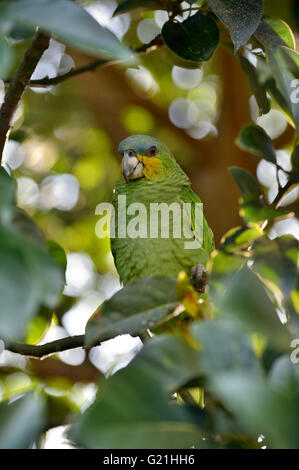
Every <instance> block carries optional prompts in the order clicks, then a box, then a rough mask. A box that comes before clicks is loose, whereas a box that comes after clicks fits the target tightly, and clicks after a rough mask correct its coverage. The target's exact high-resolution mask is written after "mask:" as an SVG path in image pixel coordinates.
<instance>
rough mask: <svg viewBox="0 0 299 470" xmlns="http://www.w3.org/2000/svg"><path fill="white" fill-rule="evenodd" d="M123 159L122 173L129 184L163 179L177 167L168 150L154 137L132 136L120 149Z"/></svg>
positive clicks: (122, 143) (120, 145)
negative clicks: (144, 179) (139, 180)
mask: <svg viewBox="0 0 299 470" xmlns="http://www.w3.org/2000/svg"><path fill="white" fill-rule="evenodd" d="M118 151H119V153H120V155H121V157H122V173H123V176H124V178H125V180H126V182H127V183H129V182H130V181H131V180H136V179H139V178H146V179H148V180H151V179H155V178H162V177H164V176H166V175H167V171H169V170H171V169H173V168H174V167H176V166H177V163H176V161H175V159H174V157H173V156H172V154H171V152H170V151H169V150H168V148H167V147H166V146H165V145H164V144H163V143H162V142H160V141H159V140H158V139H155V138H154V137H150V136H147V135H131V136H130V137H127V138H126V139H124V140H123V141H122V142H121V143H120V144H119V147H118Z"/></svg>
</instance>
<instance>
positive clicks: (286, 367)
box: [269, 355, 299, 397]
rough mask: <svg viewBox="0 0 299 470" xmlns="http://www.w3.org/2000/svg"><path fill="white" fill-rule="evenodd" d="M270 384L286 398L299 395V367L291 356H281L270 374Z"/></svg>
mask: <svg viewBox="0 0 299 470" xmlns="http://www.w3.org/2000/svg"><path fill="white" fill-rule="evenodd" d="M269 383H270V384H271V386H272V387H273V388H275V389H276V390H277V391H280V392H282V393H283V394H285V395H286V396H287V395H289V396H292V395H294V396H295V397H296V396H297V397H298V395H299V367H298V364H294V363H293V362H292V361H291V358H290V356H289V355H284V356H279V358H278V359H276V361H275V362H274V364H273V365H272V368H271V370H270V372H269Z"/></svg>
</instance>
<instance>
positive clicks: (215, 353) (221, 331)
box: [191, 319, 260, 376]
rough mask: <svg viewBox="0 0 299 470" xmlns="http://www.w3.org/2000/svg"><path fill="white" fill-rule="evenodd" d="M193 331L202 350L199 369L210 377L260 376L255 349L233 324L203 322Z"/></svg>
mask: <svg viewBox="0 0 299 470" xmlns="http://www.w3.org/2000/svg"><path fill="white" fill-rule="evenodd" d="M191 331H192V335H193V336H194V337H195V339H196V341H197V342H198V345H199V348H200V365H201V367H202V369H203V371H204V372H205V374H207V375H208V376H210V375H215V374H216V375H217V374H218V372H224V371H230V370H233V369H244V370H246V371H251V372H256V373H260V366H259V364H258V361H257V358H256V356H255V354H254V352H253V350H252V346H251V345H250V343H249V341H248V339H247V338H245V337H244V335H242V333H241V331H240V329H238V328H237V327H236V325H234V324H233V323H232V322H230V321H228V320H224V319H216V320H213V321H204V322H202V321H201V322H197V323H195V324H194V325H193V326H192V330H191Z"/></svg>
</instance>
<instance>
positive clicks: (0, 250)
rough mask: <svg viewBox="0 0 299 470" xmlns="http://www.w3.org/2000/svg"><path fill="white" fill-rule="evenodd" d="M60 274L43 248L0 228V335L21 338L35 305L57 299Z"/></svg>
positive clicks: (9, 230) (61, 281)
mask: <svg viewBox="0 0 299 470" xmlns="http://www.w3.org/2000/svg"><path fill="white" fill-rule="evenodd" d="M63 286H64V272H63V270H62V269H61V267H60V266H59V265H57V264H56V262H55V260H54V259H53V258H52V256H51V255H50V254H49V253H48V252H47V251H46V249H45V248H43V247H41V246H40V245H38V244H36V243H34V242H32V241H31V240H30V239H29V238H27V237H25V236H23V235H22V234H21V233H18V232H16V231H15V230H14V229H7V228H1V229H0V297H1V299H2V302H1V307H0V319H1V321H0V335H1V336H2V337H4V338H6V337H11V338H13V339H22V338H24V335H25V332H26V328H27V324H28V322H29V321H30V320H31V318H32V317H33V316H34V315H35V314H36V312H37V309H38V306H39V305H45V306H48V307H53V306H54V305H56V303H57V302H58V300H59V299H60V296H61V292H62V289H63Z"/></svg>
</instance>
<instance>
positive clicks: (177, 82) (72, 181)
mask: <svg viewBox="0 0 299 470" xmlns="http://www.w3.org/2000/svg"><path fill="white" fill-rule="evenodd" d="M81 3H82V4H83V5H84V6H85V7H86V8H87V10H88V11H89V12H90V13H91V14H92V15H93V16H94V17H95V18H96V19H97V20H98V21H99V22H100V23H101V24H103V25H105V26H106V27H108V28H110V29H111V30H112V31H113V32H114V33H115V34H116V35H117V36H118V37H119V38H121V39H122V38H123V39H124V40H125V41H126V43H127V44H129V45H131V46H132V47H139V46H141V45H142V44H145V43H149V42H150V41H151V40H152V39H153V38H154V37H155V36H156V35H157V34H159V32H160V31H161V27H162V25H163V23H164V22H165V21H167V19H168V16H167V14H166V13H165V12H163V11H156V12H155V13H154V14H153V13H152V12H143V13H138V12H137V13H134V14H124V15H121V16H118V17H116V18H113V19H112V13H113V11H114V9H115V7H116V6H117V3H116V2H115V1H114V0H102V1H84V2H81ZM295 4H296V2H292V1H291V0H290V1H288V0H284V1H283V2H281V1H280V0H268V1H267V0H266V1H265V13H269V14H271V15H272V16H275V15H277V16H279V17H280V18H282V19H285V20H286V21H287V22H288V24H289V25H290V26H291V28H292V29H293V31H294V32H295V34H296V31H297V32H298V34H297V35H296V40H297V42H298V41H299V24H298V23H299V20H298V17H299V14H298V15H297V22H296V14H295V13H296V5H295ZM188 6H189V5H188V4H187V2H186V7H188ZM186 14H187V13H186ZM26 46H28V43H24V42H19V43H18V44H17V47H18V52H19V60H21V57H22V54H23V53H24V50H25V48H26ZM247 58H248V59H249V60H254V58H253V55H251V52H250V46H249V47H248V50H247ZM92 59H93V58H91V57H88V56H85V55H83V54H80V53H78V52H75V51H73V50H71V49H66V48H65V46H64V45H63V44H61V43H59V42H57V41H54V40H51V43H50V48H49V49H48V50H47V51H46V53H45V54H44V55H43V58H42V60H41V61H40V63H39V65H38V67H37V69H36V71H35V73H34V76H33V77H32V78H43V77H45V76H49V77H54V76H56V75H58V74H61V73H64V72H67V71H69V70H70V69H71V68H73V67H74V66H80V65H83V64H86V63H88V62H89V61H90V60H92ZM139 59H140V60H139V63H138V65H136V66H135V65H134V67H126V66H125V65H119V64H115V65H109V66H105V67H101V68H98V69H97V70H95V71H93V72H87V73H85V74H82V75H78V76H76V77H74V78H72V79H70V80H67V81H65V82H63V83H61V84H60V85H58V86H55V87H36V88H31V89H30V90H28V91H27V93H26V95H25V96H24V98H23V100H22V103H21V105H20V106H19V108H18V110H17V112H16V114H15V116H14V129H13V133H12V134H11V139H10V140H9V142H8V143H7V144H6V147H5V151H4V162H5V164H6V165H8V166H9V167H10V168H11V169H12V170H13V173H14V175H15V176H16V178H17V183H18V204H19V206H20V207H22V208H23V209H25V210H26V211H27V212H28V213H29V214H30V215H32V216H34V218H35V220H36V221H37V223H38V224H39V226H40V227H41V228H42V230H43V232H44V233H45V235H46V237H47V239H51V240H55V241H57V242H58V243H59V244H60V245H61V246H62V247H63V248H64V249H65V251H66V253H67V272H66V287H65V292H64V297H63V302H62V303H61V305H60V307H59V308H58V309H57V310H56V312H55V316H54V319H53V321H52V324H51V326H50V328H49V330H48V333H47V334H46V337H45V338H43V340H42V341H43V342H47V341H50V340H53V339H57V338H59V337H63V336H66V335H75V334H82V333H83V332H84V327H85V324H86V321H87V320H88V318H89V317H90V316H91V315H92V313H93V312H94V310H95V308H96V307H98V305H99V304H100V303H101V302H102V301H103V300H105V299H106V298H107V297H109V296H111V295H112V294H113V293H114V292H115V291H116V290H118V289H119V281H118V276H117V273H116V271H115V268H114V264H113V259H112V256H111V252H110V244H109V240H108V239H99V238H97V236H96V233H95V227H96V223H97V221H98V216H97V215H96V207H97V205H98V204H99V203H101V202H104V201H110V200H111V198H112V191H113V187H114V184H115V181H116V180H117V178H118V175H119V168H120V158H119V156H118V154H117V147H118V144H119V142H120V141H121V140H122V139H123V138H125V137H126V136H128V135H130V134H150V135H153V136H155V137H157V138H159V139H161V140H163V141H164V142H165V143H166V144H167V145H168V146H169V148H170V149H171V150H172V152H173V153H174V154H175V156H176V158H177V160H178V161H179V163H180V164H181V166H182V167H183V169H184V170H185V171H186V173H187V174H188V175H189V177H190V179H191V181H192V186H193V189H194V191H195V192H196V193H198V194H199V195H200V197H201V198H202V200H203V204H204V211H205V214H206V217H207V219H208V221H209V224H210V226H211V227H212V230H213V232H214V235H215V241H216V245H217V244H218V243H219V241H220V239H221V237H222V236H223V234H224V233H225V232H226V231H227V230H228V229H230V228H231V227H234V226H237V225H239V224H240V223H241V219H240V218H239V215H238V207H239V204H238V199H239V191H238V188H237V186H236V185H235V183H234V182H233V180H232V178H231V176H230V175H229V172H228V167H229V166H232V165H235V166H241V167H243V168H247V169H248V170H249V171H251V172H252V173H256V174H257V177H258V180H259V181H260V183H261V184H262V185H263V186H264V188H265V191H266V192H267V194H268V198H269V200H270V201H272V200H273V199H274V197H275V195H276V193H277V181H276V176H275V168H274V165H272V164H271V163H269V162H266V161H264V160H262V161H260V163H259V164H258V165H257V161H256V160H255V159H254V157H253V156H251V155H249V154H246V153H245V152H243V151H241V150H239V149H238V147H237V146H236V145H235V139H236V137H237V135H238V133H239V131H240V129H241V128H242V126H244V125H245V124H247V123H249V122H250V121H255V122H256V123H258V124H259V125H260V126H262V127H263V128H264V129H265V130H266V131H267V132H268V134H269V135H270V136H271V138H272V139H274V144H275V147H276V149H277V156H278V162H279V163H280V165H281V167H282V168H284V169H285V170H288V169H290V150H291V147H292V143H293V142H292V139H293V130H292V128H291V127H290V126H289V125H288V123H287V121H286V119H285V117H284V116H283V114H282V113H281V112H280V111H279V110H278V109H272V110H271V111H270V113H268V114H267V115H264V116H263V117H258V111H257V105H256V102H255V98H254V97H253V96H252V92H251V91H250V88H249V84H248V81H247V78H246V77H245V75H244V73H243V71H242V68H241V66H240V64H239V63H238V61H237V60H236V59H235V58H234V57H232V55H231V54H230V53H229V52H227V51H226V50H225V49H224V48H223V47H219V48H218V49H217V52H216V53H215V55H214V56H213V59H212V60H210V61H209V63H207V64H203V65H202V67H201V68H198V69H184V68H181V67H178V66H175V65H173V63H172V62H171V59H170V58H169V56H168V55H167V54H166V53H165V51H164V50H163V49H159V50H156V51H153V52H150V53H149V54H143V55H140V57H139ZM16 62H18V61H16ZM3 96H4V84H3V82H2V83H0V99H1V100H3ZM283 176H284V175H283V173H282V172H281V174H280V178H281V181H283ZM285 203H287V204H288V205H290V207H292V208H293V210H294V212H295V213H296V212H297V213H298V189H296V190H294V191H293V192H292V193H290V195H289V196H288V199H286V200H285ZM273 231H275V232H276V233H277V234H282V233H291V234H293V235H294V236H296V237H297V238H298V239H299V221H298V219H297V218H296V217H294V218H291V219H288V220H286V221H283V222H278V223H276V224H275V225H274V227H273ZM30 334H31V335H32V338H33V339H35V338H34V331H32V332H30ZM139 347H140V342H139V340H138V339H133V338H130V337H127V336H126V337H122V338H118V339H117V347H116V346H115V342H113V341H110V342H107V343H105V344H104V345H103V346H101V347H97V348H94V349H93V350H92V351H91V353H90V354H89V355H88V356H87V355H86V353H85V352H84V351H83V350H82V349H78V350H73V351H68V352H64V353H60V354H59V355H58V356H57V357H55V358H47V359H45V360H43V361H36V360H28V359H25V358H23V357H20V356H18V355H15V354H13V353H10V352H7V351H5V352H3V353H2V354H1V355H0V396H2V398H5V397H8V396H12V395H14V394H17V393H20V392H21V391H23V390H26V389H28V388H30V387H31V385H32V382H33V381H36V380H40V379H41V380H43V381H45V382H46V384H47V388H46V392H47V393H48V396H49V403H50V402H51V396H53V397H56V399H57V397H60V399H61V413H67V412H70V413H71V412H72V411H74V410H77V409H84V407H85V406H87V404H88V403H89V402H90V400H92V398H93V396H94V394H95V391H96V386H95V382H96V381H98V380H99V379H100V377H101V375H102V374H106V375H107V374H108V375H109V374H111V373H112V372H113V371H115V370H116V369H117V368H119V367H121V366H122V365H124V364H125V363H126V362H128V361H129V360H130V359H131V357H133V355H134V353H135V352H136V351H137V350H138V348H139ZM8 371H9V372H10V374H7V372H8ZM55 403H56V402H55ZM55 406H56V405H55ZM56 413H57V406H56ZM53 416H54V418H53V423H50V424H51V425H52V426H55V414H54V415H53ZM58 421H59V416H57V422H58ZM62 431H63V429H62V428H61V427H60V428H56V429H55V432H54V433H53V431H52V433H48V434H47V439H46V440H45V442H44V444H43V446H44V447H59V446H61V447H64V446H67V445H68V444H66V443H64V441H63V440H62V439H60V436H61V433H62Z"/></svg>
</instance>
